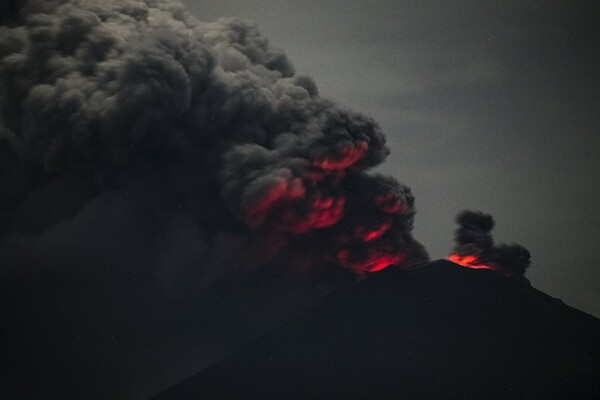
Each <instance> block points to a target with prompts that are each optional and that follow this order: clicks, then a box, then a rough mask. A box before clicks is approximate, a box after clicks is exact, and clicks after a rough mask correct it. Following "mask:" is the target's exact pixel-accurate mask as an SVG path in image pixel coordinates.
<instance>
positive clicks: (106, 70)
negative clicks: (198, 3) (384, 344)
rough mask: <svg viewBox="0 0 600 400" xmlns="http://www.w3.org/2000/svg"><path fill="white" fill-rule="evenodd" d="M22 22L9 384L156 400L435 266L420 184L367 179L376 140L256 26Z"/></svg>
mask: <svg viewBox="0 0 600 400" xmlns="http://www.w3.org/2000/svg"><path fill="white" fill-rule="evenodd" d="M7 9H8V10H9V11H10V15H8V14H7V15H5V16H4V17H3V19H2V21H3V23H4V26H2V27H0V273H1V274H2V277H3V280H2V281H1V282H0V284H1V285H2V286H1V287H0V292H2V294H3V296H4V297H3V301H2V302H0V303H1V305H0V311H2V314H3V315H4V316H5V318H4V319H3V321H8V322H6V325H3V326H4V327H6V329H7V334H8V335H9V337H11V338H13V339H12V340H13V341H15V343H13V345H12V347H11V348H12V349H13V350H12V351H13V354H11V355H9V356H8V357H7V358H5V362H6V363H8V364H7V365H8V367H7V368H8V371H9V372H8V373H7V374H4V375H5V376H12V375H10V374H11V373H13V372H10V371H13V370H14V371H16V372H14V374H17V375H15V376H29V375H28V374H34V375H35V374H36V373H38V374H44V376H48V374H50V375H51V376H50V377H49V378H48V379H46V380H44V381H43V382H47V385H46V386H43V387H40V388H39V391H37V392H36V391H34V392H32V393H33V394H32V393H30V394H31V396H30V397H32V398H42V397H43V398H69V397H68V396H67V397H65V396H66V395H65V393H67V392H68V393H71V397H72V398H87V397H89V396H87V395H86V393H88V391H89V390H97V391H102V390H113V389H114V390H115V391H117V392H110V393H108V392H107V393H106V394H105V395H104V396H100V397H103V398H111V399H117V398H121V397H122V398H128V399H129V398H132V396H131V395H130V393H131V391H132V390H133V391H135V389H131V388H129V387H126V384H129V383H130V382H137V384H138V385H139V387H142V388H145V389H144V390H150V389H148V387H149V385H150V383H148V382H151V383H153V384H155V385H156V386H157V387H156V386H155V387H154V390H158V389H160V388H162V387H163V386H164V385H167V384H168V383H172V382H174V381H175V380H178V379H180V378H181V376H183V375H186V374H190V373H192V372H194V371H195V370H197V369H199V368H201V367H202V366H204V365H206V364H203V363H210V362H212V361H214V360H215V359H217V358H219V357H222V356H223V354H224V353H226V352H227V351H229V350H231V348H232V347H233V346H235V345H238V344H239V343H240V340H242V339H247V338H248V337H251V336H252V335H255V334H257V332H260V331H261V330H264V329H267V328H269V327H270V326H272V325H273V324H275V323H277V322H281V320H282V319H283V318H284V316H285V315H286V313H289V312H291V311H293V310H298V309H299V307H300V306H298V305H307V304H309V303H310V301H311V300H310V299H316V298H320V297H319V296H322V295H323V294H324V293H325V292H327V291H328V290H331V289H332V288H335V287H339V286H340V285H343V284H345V283H347V282H352V281H353V280H354V279H355V278H356V276H360V275H361V274H365V273H368V272H369V271H375V270H378V269H380V268H383V267H385V266H387V265H391V264H397V265H400V266H408V265H410V264H413V263H416V262H420V261H423V260H425V259H426V258H427V256H426V253H425V251H424V250H423V248H422V246H421V245H420V244H419V243H417V242H416V241H415V240H414V239H413V238H412V236H411V233H410V232H411V229H412V220H413V215H414V204H413V203H414V199H413V196H412V194H411V193H410V190H409V189H408V188H407V187H405V186H402V185H400V184H399V183H398V182H396V181H395V180H394V179H392V178H389V177H384V176H380V175H377V174H374V173H372V172H370V171H369V169H370V168H372V167H375V166H377V165H378V164H380V163H381V162H382V161H383V160H384V159H385V157H386V156H387V154H388V152H389V150H388V148H387V147H386V145H385V137H384V135H383V133H382V132H381V130H380V128H379V127H378V126H377V124H376V123H375V122H374V121H373V120H371V119H370V118H368V117H365V116H363V115H361V114H359V113H356V112H353V111H351V110H348V109H346V108H344V107H341V106H339V105H337V104H335V103H333V102H332V101H330V100H327V99H324V98H321V97H320V96H319V93H318V90H317V86H316V84H315V83H314V81H313V80H312V79H311V78H309V77H306V76H302V75H296V74H295V73H294V69H293V67H292V65H291V64H290V62H289V61H288V59H287V58H286V56H285V55H284V54H283V53H282V52H280V51H278V50H276V49H273V48H271V47H270V46H269V44H268V42H267V40H266V39H265V37H263V36H262V35H261V34H260V33H259V32H258V30H257V29H256V27H255V26H254V25H252V24H249V23H246V22H243V21H239V20H235V19H220V20H218V21H216V22H210V23H204V22H199V21H198V20H196V19H195V18H193V17H192V16H191V15H190V14H188V13H187V12H186V10H185V9H184V8H183V6H182V5H181V4H180V3H179V2H177V1H171V0H143V1H142V0H115V1H100V0H95V1H92V0H30V1H13V2H11V3H10V6H8V7H7ZM17 10H18V12H16V11H17ZM307 297H308V298H310V299H309V300H306V298H307ZM290 310H291V311H290ZM4 323H5V322H3V324H4ZM149 332H152V335H150V334H149ZM202 346H205V347H202ZM163 348H164V349H165V350H164V352H163V351H161V350H160V349H163ZM182 360H188V361H182ZM90 365H93V368H90ZM165 365H169V366H172V365H177V366H178V368H179V370H176V369H173V368H172V369H171V370H169V371H171V372H170V375H168V374H166V372H163V371H165V367H164V366H165ZM128 366H131V368H130V369H128V368H129V367H128ZM152 368H154V369H153V370H152ZM3 371H4V370H3ZM176 371H179V373H177V372H176ZM23 374H24V375H23ZM162 374H165V375H162ZM148 377H150V379H149V378H148ZM157 377H160V379H163V380H162V381H161V380H160V379H159V378H157ZM109 378H110V379H109ZM154 378H156V379H154ZM15 379H16V378H15ZM107 379H109V380H111V381H110V382H109V381H107ZM38 382H39V384H40V385H44V384H43V382H42V381H38ZM48 382H50V383H48ZM60 382H62V383H63V384H65V385H66V386H65V388H67V389H65V390H64V391H61V390H60V388H59V389H56V388H57V387H58V386H59V383H60ZM74 382H77V385H79V387H78V389H77V388H75V386H74V385H75V384H74ZM94 385H96V386H94ZM124 385H125V386H124ZM150 386H151V385H150ZM0 387H8V385H4V384H2V382H0ZM94 387H95V389H90V388H94ZM23 388H24V389H23ZM31 388H32V386H31V382H28V383H27V384H26V385H23V386H22V387H21V389H22V390H34V389H31ZM51 388H52V389H53V390H54V389H56V390H58V392H57V393H58V394H56V396H54V397H53V396H52V395H51V394H48V393H49V392H47V391H48V390H50V389H51ZM107 388H113V389H107ZM21 389H20V390H21ZM138 389H139V388H138ZM35 390H37V389H35ZM78 390H79V391H78ZM119 390H122V392H119ZM140 390H141V389H140ZM150 394H151V393H150V392H146V395H148V396H149V395H150ZM2 395H3V393H2V392H1V390H0V397H2ZM36 396H37V397H36ZM40 396H41V397H40ZM86 396H87V397H86Z"/></svg>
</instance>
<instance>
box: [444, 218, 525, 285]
mask: <svg viewBox="0 0 600 400" xmlns="http://www.w3.org/2000/svg"><path fill="white" fill-rule="evenodd" d="M456 222H457V223H458V224H459V226H460V227H459V228H458V229H457V230H456V234H455V241H456V246H455V247H454V252H455V254H457V255H459V256H474V257H476V259H477V261H476V263H477V264H483V265H486V266H489V267H491V268H492V269H494V270H496V271H498V272H501V273H502V274H504V275H506V276H509V277H512V278H517V279H523V280H526V278H525V270H526V269H527V268H528V267H529V264H530V262H531V257H530V254H529V251H528V250H527V249H526V248H525V247H523V246H520V245H518V244H510V245H506V244H500V245H494V240H493V239H492V236H491V233H490V232H491V230H492V229H493V228H494V219H493V218H492V216H491V215H489V214H484V213H482V212H479V211H462V212H461V213H460V214H458V216H457V217H456Z"/></svg>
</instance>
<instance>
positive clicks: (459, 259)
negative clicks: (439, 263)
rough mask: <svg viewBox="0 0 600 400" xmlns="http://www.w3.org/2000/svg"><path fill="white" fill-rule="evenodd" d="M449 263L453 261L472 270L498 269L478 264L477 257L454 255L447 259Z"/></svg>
mask: <svg viewBox="0 0 600 400" xmlns="http://www.w3.org/2000/svg"><path fill="white" fill-rule="evenodd" d="M447 260H448V261H452V262H453V263H455V264H458V265H460V266H462V267H465V268H471V269H491V270H494V271H495V270H496V269H497V268H496V267H494V266H492V265H486V264H478V259H477V257H475V256H461V255H458V254H452V255H451V256H449V257H448V258H447Z"/></svg>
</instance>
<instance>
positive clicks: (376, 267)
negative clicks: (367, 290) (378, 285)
mask: <svg viewBox="0 0 600 400" xmlns="http://www.w3.org/2000/svg"><path fill="white" fill-rule="evenodd" d="M363 257H364V256H363ZM363 257H359V258H354V257H353V255H352V254H351V252H350V251H348V250H347V249H344V250H339V251H338V253H337V261H338V262H339V263H340V264H341V265H343V266H344V267H346V268H350V269H351V270H353V271H354V272H355V273H356V274H358V275H364V274H367V273H371V272H377V271H381V270H382V269H384V268H386V267H389V266H390V265H395V264H398V263H400V262H402V260H403V259H404V255H402V254H393V253H391V250H390V249H387V248H384V249H369V250H368V251H367V254H366V257H364V258H363Z"/></svg>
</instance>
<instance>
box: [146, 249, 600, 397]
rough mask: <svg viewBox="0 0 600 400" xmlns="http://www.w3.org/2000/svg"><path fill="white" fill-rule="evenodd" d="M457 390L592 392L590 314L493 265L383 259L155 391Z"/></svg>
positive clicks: (593, 325) (595, 325)
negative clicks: (401, 263)
mask: <svg viewBox="0 0 600 400" xmlns="http://www.w3.org/2000/svg"><path fill="white" fill-rule="evenodd" d="M458 398H460V399H463V398H467V399H532V398H533V399H591V398H594V399H598V398H600V320H598V319H596V318H594V317H592V316H590V315H588V314H585V313H583V312H581V311H578V310H576V309H573V308H571V307H569V306H567V305H565V304H563V303H562V302H561V301H560V300H557V299H555V298H552V297H550V296H548V295H546V294H544V293H542V292H540V291H538V290H536V289H534V288H532V287H531V286H529V285H528V284H527V283H524V282H522V281H517V280H513V279H510V278H507V277H505V276H503V275H502V274H499V273H497V272H494V271H489V270H471V269H467V268H463V267H460V266H458V265H457V264H454V263H451V262H449V261H446V260H439V261H435V262H431V263H427V264H423V265H421V266H418V267H416V268H412V269H410V270H404V271H402V270H399V269H396V268H392V267H390V268H386V269H385V270H383V271H381V272H378V273H376V274H373V275H372V276H370V277H369V278H367V279H365V280H364V281H362V282H361V283H359V284H357V285H355V286H353V287H351V288H348V289H345V290H342V291H340V292H337V293H334V294H333V295H330V296H329V297H327V298H326V299H325V300H324V301H323V302H322V303H321V304H320V305H319V306H318V307H316V308H315V309H313V310H312V311H311V312H309V313H307V314H306V315H304V316H303V317H301V318H299V319H296V320H293V321H292V322H290V323H288V324H287V325H285V326H283V327H281V328H278V329H276V330H275V331H272V332H271V333H269V334H267V335H265V336H264V337H262V338H261V339H259V340H257V341H255V342H253V343H251V344H250V345H248V346H246V347H244V348H242V349H241V350H239V351H237V352H235V353H233V354H232V355H230V356H229V357H228V358H226V359H224V360H223V361H222V362H220V363H217V364H216V365H214V366H212V367H209V368H207V369H205V370H204V371H202V372H200V373H198V374H196V375H194V376H192V377H190V378H187V379H186V380H184V381H183V382H181V383H179V384H177V385H175V386H173V387H171V388H169V389H167V390H166V391H164V392H162V393H161V394H159V395H158V396H157V397H155V398H154V400H186V399H277V400H282V399H458Z"/></svg>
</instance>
